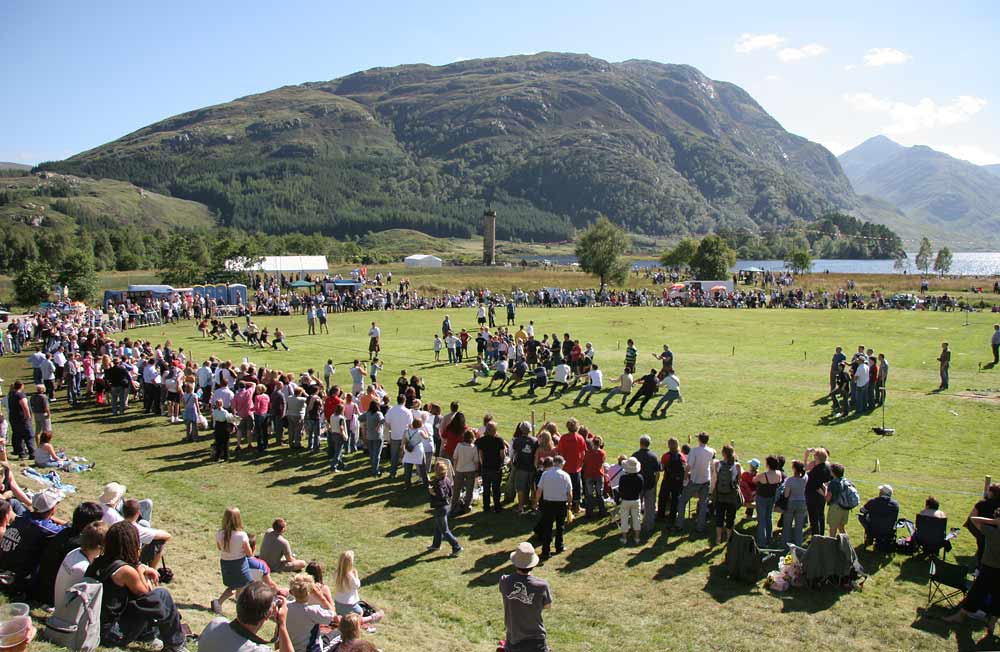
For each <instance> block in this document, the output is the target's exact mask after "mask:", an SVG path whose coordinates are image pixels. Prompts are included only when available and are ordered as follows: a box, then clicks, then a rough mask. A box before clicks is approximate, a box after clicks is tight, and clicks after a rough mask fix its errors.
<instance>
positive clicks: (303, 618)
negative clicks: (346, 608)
mask: <svg viewBox="0 0 1000 652" xmlns="http://www.w3.org/2000/svg"><path fill="white" fill-rule="evenodd" d="M334 616H335V614H334V613H333V612H332V611H330V610H329V609H324V608H323V607H321V606H319V605H318V604H305V603H302V602H289V603H288V616H287V617H286V620H285V627H286V628H287V629H288V637H289V638H290V639H291V640H292V647H293V648H294V649H295V652H306V649H307V648H308V647H309V637H310V635H311V634H312V628H313V627H314V626H316V625H329V624H330V623H332V622H333V618H334Z"/></svg>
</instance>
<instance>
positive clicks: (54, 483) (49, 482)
mask: <svg viewBox="0 0 1000 652" xmlns="http://www.w3.org/2000/svg"><path fill="white" fill-rule="evenodd" d="M21 474H22V475H24V476H25V477H26V478H28V479H30V480H34V481H35V482H38V483H39V484H41V485H42V486H44V487H52V488H53V489H56V490H57V491H59V492H61V493H62V495H63V496H67V495H69V494H75V493H76V487H74V486H73V485H71V484H66V483H65V482H63V481H62V479H61V478H60V477H59V474H58V473H57V472H56V471H54V470H53V471H46V472H45V473H42V472H41V471H39V470H37V469H33V468H31V467H30V466H29V467H25V468H24V469H23V470H22V471H21Z"/></svg>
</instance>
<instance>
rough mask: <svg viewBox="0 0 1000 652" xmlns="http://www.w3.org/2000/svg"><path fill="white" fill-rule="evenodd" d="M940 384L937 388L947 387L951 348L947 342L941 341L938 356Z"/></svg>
mask: <svg viewBox="0 0 1000 652" xmlns="http://www.w3.org/2000/svg"><path fill="white" fill-rule="evenodd" d="M937 360H938V365H939V371H940V374H941V386H940V387H938V389H948V370H949V369H950V368H951V349H949V348H948V343H947V342H942V343H941V355H939V356H938V359H937Z"/></svg>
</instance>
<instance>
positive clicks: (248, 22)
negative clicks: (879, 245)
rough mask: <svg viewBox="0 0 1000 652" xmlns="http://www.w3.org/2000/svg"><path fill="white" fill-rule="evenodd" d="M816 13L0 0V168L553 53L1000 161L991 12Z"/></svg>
mask: <svg viewBox="0 0 1000 652" xmlns="http://www.w3.org/2000/svg"><path fill="white" fill-rule="evenodd" d="M807 4H808V5H814V8H809V7H804V5H807ZM820 5H821V3H803V2H801V1H800V2H765V3H749V2H670V1H666V0H661V1H660V2H631V3H630V2H614V3H612V2H606V1H601V2H594V1H591V0H574V1H573V2H563V1H550V2H539V1H535V2H511V1H508V2H500V3H476V2H451V1H436V2H427V3H425V2H420V3H418V2H410V3H403V2H385V1H381V0H369V1H367V2H340V1H333V0H331V1H328V2H319V1H317V2H305V1H296V0H288V1H284V2H280V3H279V2H269V3H265V2H257V1H255V0H243V1H242V2H228V1H210V2H205V1H204V0H202V1H199V2H191V1H188V0H170V2H135V1H134V0H133V1H131V2H124V1H118V0H108V1H101V2H91V3H85V2H79V1H73V2H69V1H63V0H54V1H45V2H39V1H38V0H31V1H30V2H29V1H24V0H5V1H4V2H3V3H2V5H0V56H2V61H3V62H4V67H3V70H4V72H3V75H2V77H0V79H2V81H3V85H2V88H3V94H2V97H3V100H2V101H0V160H7V161H16V162H24V163H37V162H39V161H42V160H50V159H59V158H65V157H66V156H70V155H72V154H74V153H77V152H80V151H83V150H85V149H88V148H90V147H94V146H96V145H100V144H102V143H104V142H107V141H109V140H113V139H115V138H117V137H119V136H122V135H124V134H126V133H129V132H131V131H133V130H135V129H138V128H140V127H143V126H145V125H147V124H149V123H151V122H155V121H157V120H160V119H163V118H166V117H168V116H171V115H175V114H177V113H181V112H183V111H187V110H190V109H195V108H198V107H202V106H206V105H209V104H216V103H220V102H225V101H228V100H231V99H233V98H236V97H239V96H242V95H247V94H251V93H255V92H261V91H266V90H269V89H272V88H275V87H277V86H282V85H286V84H296V83H300V82H306V81H318V80H326V79H332V78H335V77H338V76H341V75H345V74H348V73H351V72H354V71H356V70H360V69H365V68H370V67H373V66H391V65H396V64H402V63H415V62H422V63H431V64H443V63H448V62H451V61H455V60H458V59H466V58H476V57H489V56H503V55H509V54H521V53H529V52H538V51H543V50H549V51H567V52H585V53H588V54H591V55H594V56H596V57H600V58H602V59H607V60H609V61H622V60H626V59H632V58H641V59H652V60H656V61H662V62H670V63H686V64H690V65H693V66H695V67H697V68H699V69H700V70H702V71H703V72H704V73H705V74H706V75H708V76H709V77H712V78H714V79H720V80H726V81H731V82H734V83H737V84H739V85H741V86H743V87H744V88H745V89H746V90H747V91H749V92H750V93H751V94H752V95H753V96H754V97H755V98H756V99H757V100H758V101H759V102H760V103H761V104H762V105H763V106H764V108H765V109H767V110H768V111H769V112H770V113H771V114H772V115H774V116H775V117H776V118H777V119H778V120H779V121H781V123H782V124H783V125H784V126H785V127H786V128H787V129H788V130H790V131H792V132H795V133H798V134H801V135H803V136H806V137H807V138H810V139H812V140H816V141H818V142H820V143H823V144H824V145H826V146H828V147H829V148H830V149H831V150H833V151H834V152H835V153H840V152H841V151H842V150H844V149H846V148H849V147H852V146H854V145H856V144H857V143H859V142H861V141H862V140H864V139H865V138H868V137H870V136H873V135H875V134H878V133H886V134H887V135H889V136H890V137H892V138H893V139H895V140H897V141H898V142H901V143H903V144H907V145H910V144H928V145H931V146H933V147H936V148H938V149H942V150H944V151H947V152H949V153H952V154H954V155H957V156H960V157H962V158H966V159H968V160H972V161H973V162H976V163H1000V39H998V38H997V34H998V33H1000V30H998V28H1000V2H993V1H992V0H982V1H980V2H963V1H953V2H948V3H939V2H933V3H932V2H924V3H913V2H871V1H870V0H868V1H866V2H849V1H844V2H839V3H822V5H825V6H822V7H821V6H820Z"/></svg>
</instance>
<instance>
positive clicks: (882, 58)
mask: <svg viewBox="0 0 1000 652" xmlns="http://www.w3.org/2000/svg"><path fill="white" fill-rule="evenodd" d="M912 58H913V57H911V56H910V55H908V54H907V53H905V52H902V51H901V50H897V49H895V48H872V49H871V50H868V52H867V53H866V54H865V57H864V61H865V65H866V66H867V67H869V68H881V67H882V66H898V65H900V64H903V63H906V62H907V61H909V60H910V59H912Z"/></svg>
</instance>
